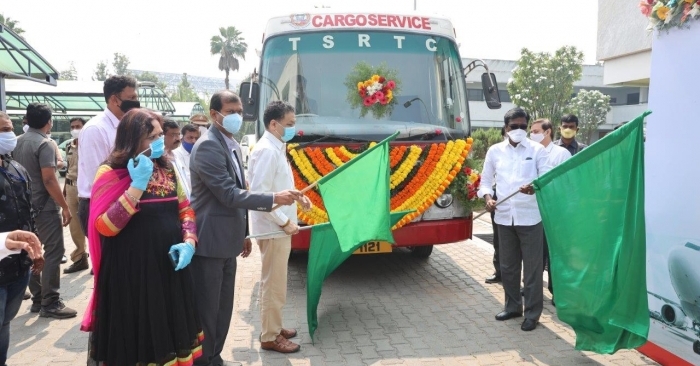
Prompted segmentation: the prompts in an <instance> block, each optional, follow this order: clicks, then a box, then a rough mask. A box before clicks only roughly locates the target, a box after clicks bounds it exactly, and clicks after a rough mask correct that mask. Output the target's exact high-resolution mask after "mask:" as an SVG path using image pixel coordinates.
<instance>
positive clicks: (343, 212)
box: [318, 132, 399, 250]
mask: <svg viewBox="0 0 700 366" xmlns="http://www.w3.org/2000/svg"><path fill="white" fill-rule="evenodd" d="M398 134H399V133H398V132H396V133H395V134H393V135H391V136H389V137H388V138H386V139H384V140H383V141H382V142H380V143H378V144H377V145H375V146H373V147H371V148H369V149H367V150H366V151H365V152H363V153H362V154H360V155H358V156H356V157H355V158H353V159H352V160H350V161H348V162H347V163H345V164H343V165H341V166H339V167H338V168H336V169H335V170H333V171H332V172H330V173H328V175H326V176H324V177H323V178H321V179H319V180H318V190H319V192H320V193H321V198H323V205H324V206H326V212H327V213H328V221H329V222H330V224H331V225H332V226H333V230H334V231H335V233H336V234H337V235H338V241H339V242H340V248H341V249H343V250H349V249H350V248H354V247H356V246H357V245H358V244H364V243H366V242H368V241H372V240H379V241H387V242H390V243H392V244H393V243H394V237H393V236H392V235H391V226H392V225H390V223H389V207H390V206H389V200H390V199H391V194H390V192H389V175H390V169H389V141H391V140H393V139H394V138H396V136H397V135H398Z"/></svg>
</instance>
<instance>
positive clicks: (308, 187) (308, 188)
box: [270, 181, 318, 212]
mask: <svg viewBox="0 0 700 366" xmlns="http://www.w3.org/2000/svg"><path fill="white" fill-rule="evenodd" d="M316 185H318V181H315V182H313V183H311V184H310V185H308V186H306V188H304V189H302V190H301V191H299V193H301V194H304V193H306V192H307V191H310V190H311V189H313V188H314V187H316ZM280 207H282V205H275V206H274V207H273V208H272V210H270V212H272V211H274V210H276V209H278V208H280Z"/></svg>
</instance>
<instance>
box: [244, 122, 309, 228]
mask: <svg viewBox="0 0 700 366" xmlns="http://www.w3.org/2000/svg"><path fill="white" fill-rule="evenodd" d="M248 180H249V183H250V190H251V191H253V192H280V191H284V190H285V189H294V177H293V176H292V168H291V167H290V166H289V162H288V161H287V147H286V145H285V143H283V142H282V141H280V140H279V139H278V138H277V137H275V136H274V135H272V134H271V133H270V132H268V131H265V133H264V134H263V135H262V137H261V138H260V141H258V142H257V143H256V144H255V150H253V152H252V153H251V155H250V160H249V162H248ZM250 219H251V220H250V223H251V225H250V233H251V234H252V235H257V234H264V233H269V232H273V231H280V230H282V228H281V226H282V225H284V224H286V223H287V220H291V221H292V222H295V223H296V222H297V221H296V220H297V205H296V204H293V205H289V206H281V207H280V208H278V209H277V210H275V211H272V212H259V211H250ZM285 235H286V234H279V235H275V236H272V235H271V236H270V237H269V238H279V237H284V236H285Z"/></svg>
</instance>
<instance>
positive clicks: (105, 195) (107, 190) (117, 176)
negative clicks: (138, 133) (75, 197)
mask: <svg viewBox="0 0 700 366" xmlns="http://www.w3.org/2000/svg"><path fill="white" fill-rule="evenodd" d="M130 185H131V177H130V176H129V171H128V170H126V169H114V170H110V171H108V172H106V173H103V174H102V175H101V176H100V178H99V179H97V180H96V181H95V183H94V184H93V186H92V192H91V194H90V216H89V218H88V245H89V248H90V261H91V262H92V271H93V273H94V278H93V287H92V295H91V296H90V302H89V303H88V307H87V309H86V310H85V315H84V316H83V321H82V323H81V324H80V330H82V331H84V332H91V331H92V330H93V326H94V320H95V318H94V317H95V315H96V314H95V312H96V311H97V284H98V276H99V273H100V259H101V258H102V240H101V235H100V233H99V232H98V231H97V227H96V226H95V222H96V221H97V218H99V217H100V216H102V214H104V213H105V212H107V209H108V208H109V207H110V206H111V205H112V204H113V203H114V202H116V201H117V199H119V196H121V195H122V194H124V191H126V190H127V189H128V188H129V186H130Z"/></svg>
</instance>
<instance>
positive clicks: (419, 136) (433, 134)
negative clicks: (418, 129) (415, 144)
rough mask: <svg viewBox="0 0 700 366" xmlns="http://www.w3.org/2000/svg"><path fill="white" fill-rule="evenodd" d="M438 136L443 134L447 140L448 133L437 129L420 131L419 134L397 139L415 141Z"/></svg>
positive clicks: (397, 139)
mask: <svg viewBox="0 0 700 366" xmlns="http://www.w3.org/2000/svg"><path fill="white" fill-rule="evenodd" d="M438 131H439V132H438ZM437 136H443V137H444V138H445V141H447V135H446V134H445V133H444V132H442V131H440V130H435V131H433V132H424V133H419V134H417V135H410V136H406V137H397V138H396V141H413V140H421V141H425V140H432V139H434V138H435V137H437Z"/></svg>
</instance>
